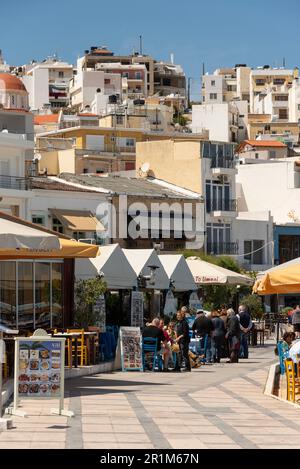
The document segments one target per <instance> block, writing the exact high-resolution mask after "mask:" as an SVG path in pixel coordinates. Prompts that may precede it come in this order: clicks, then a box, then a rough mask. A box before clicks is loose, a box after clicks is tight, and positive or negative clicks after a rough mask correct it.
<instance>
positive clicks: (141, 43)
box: [140, 35, 143, 55]
mask: <svg viewBox="0 0 300 469" xmlns="http://www.w3.org/2000/svg"><path fill="white" fill-rule="evenodd" d="M142 40H143V38H142V35H140V55H143V42H142Z"/></svg>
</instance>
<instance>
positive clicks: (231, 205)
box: [206, 199, 237, 217]
mask: <svg viewBox="0 0 300 469" xmlns="http://www.w3.org/2000/svg"><path fill="white" fill-rule="evenodd" d="M236 211H237V201H236V200H235V199H220V200H209V199H208V200H206V212H207V213H209V214H210V215H211V216H212V217H222V216H230V215H233V216H234V215H235V214H236Z"/></svg>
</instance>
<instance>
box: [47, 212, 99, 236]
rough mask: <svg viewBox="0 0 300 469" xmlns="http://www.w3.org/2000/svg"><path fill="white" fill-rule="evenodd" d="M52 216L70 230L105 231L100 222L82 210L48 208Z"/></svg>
mask: <svg viewBox="0 0 300 469" xmlns="http://www.w3.org/2000/svg"><path fill="white" fill-rule="evenodd" d="M50 212H51V214H52V216H53V217H55V218H57V219H58V220H59V221H60V222H61V224H62V225H63V226H64V227H65V228H66V229H67V230H70V231H105V228H104V226H103V225H102V223H101V222H100V221H99V220H98V219H97V218H96V217H94V216H93V215H92V213H91V212H88V211H84V210H58V209H50Z"/></svg>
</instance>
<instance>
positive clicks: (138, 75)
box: [135, 72, 142, 80]
mask: <svg viewBox="0 0 300 469" xmlns="http://www.w3.org/2000/svg"><path fill="white" fill-rule="evenodd" d="M135 79H136V80H141V79H142V73H141V72H135Z"/></svg>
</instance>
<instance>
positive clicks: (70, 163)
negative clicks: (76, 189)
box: [58, 148, 75, 174]
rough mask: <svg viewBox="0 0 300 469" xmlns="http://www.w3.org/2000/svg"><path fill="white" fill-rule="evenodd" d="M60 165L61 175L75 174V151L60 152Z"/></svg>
mask: <svg viewBox="0 0 300 469" xmlns="http://www.w3.org/2000/svg"><path fill="white" fill-rule="evenodd" d="M58 165H59V172H60V173H73V174H75V150H74V148H72V149H71V150H60V151H59V152H58Z"/></svg>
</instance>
